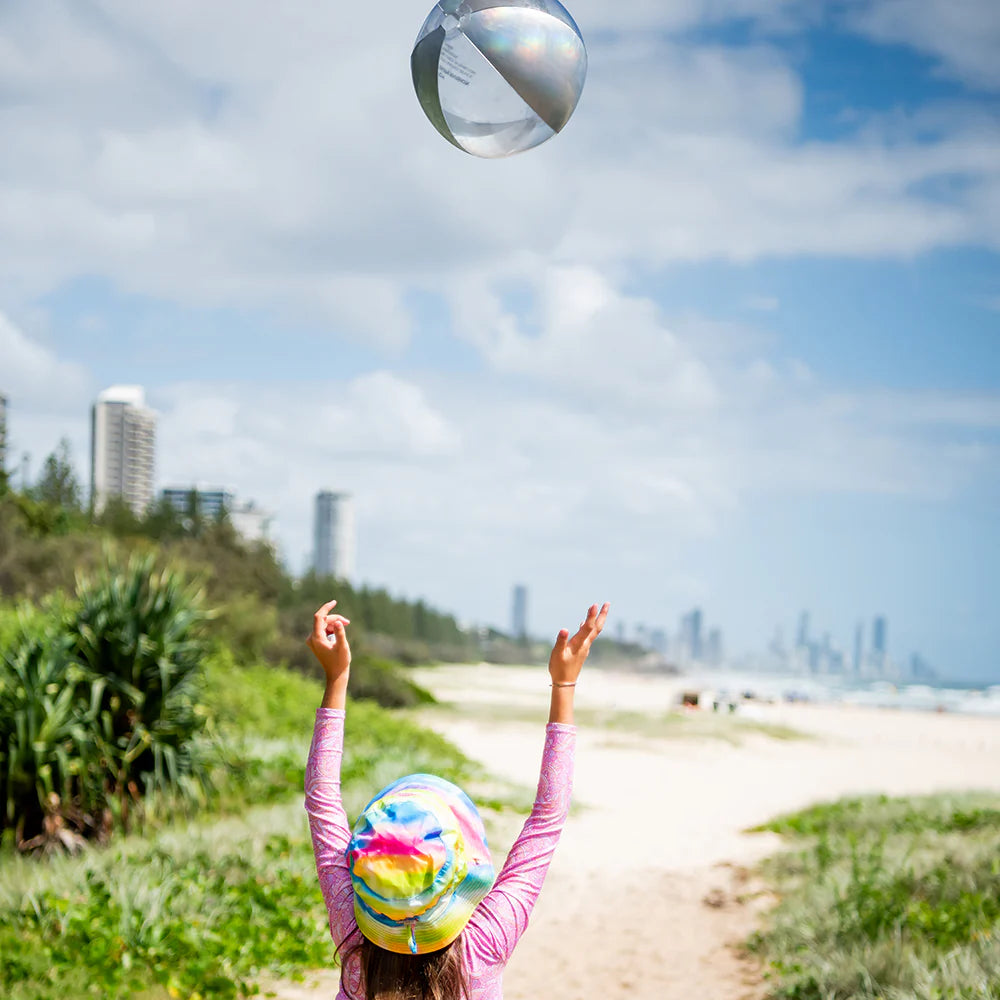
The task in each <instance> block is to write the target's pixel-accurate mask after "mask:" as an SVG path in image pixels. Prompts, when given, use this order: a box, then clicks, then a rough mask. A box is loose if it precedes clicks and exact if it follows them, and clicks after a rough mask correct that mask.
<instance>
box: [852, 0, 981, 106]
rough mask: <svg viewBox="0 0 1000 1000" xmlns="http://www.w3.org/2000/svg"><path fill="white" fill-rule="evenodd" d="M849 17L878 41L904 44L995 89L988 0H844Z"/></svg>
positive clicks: (944, 67) (950, 70) (952, 72)
mask: <svg viewBox="0 0 1000 1000" xmlns="http://www.w3.org/2000/svg"><path fill="white" fill-rule="evenodd" d="M848 4H849V6H848V10H849V11H850V17H849V23H850V25H851V26H852V27H853V28H854V29H855V30H857V31H859V32H861V33H862V34H865V35H867V36H868V37H870V38H873V39H875V40H876V41H879V42H895V43H897V44H902V45H909V46H913V47H914V48H916V49H918V50H919V51H921V52H925V53H927V54H928V55H930V56H933V57H934V58H936V59H938V60H940V65H941V69H942V72H944V73H945V74H946V75H948V76H951V77H957V78H958V79H960V80H964V81H965V82H967V83H969V84H971V85H972V86H973V87H980V88H983V89H986V90H997V89H1000V7H998V6H997V4H996V3H994V2H992V0H861V2H858V0H848Z"/></svg>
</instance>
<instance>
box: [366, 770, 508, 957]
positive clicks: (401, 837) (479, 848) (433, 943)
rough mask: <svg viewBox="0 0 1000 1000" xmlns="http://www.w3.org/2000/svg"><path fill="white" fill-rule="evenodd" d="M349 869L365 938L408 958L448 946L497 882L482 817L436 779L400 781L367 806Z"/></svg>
mask: <svg viewBox="0 0 1000 1000" xmlns="http://www.w3.org/2000/svg"><path fill="white" fill-rule="evenodd" d="M347 864H348V866H349V868H350V871H351V882H352V883H353V885H354V916H355V919H356V920H357V922H358V927H359V928H360V930H361V933H362V934H364V936H365V937H366V938H368V940H369V941H371V942H372V943H373V944H376V945H378V946H379V947H380V948H385V949H386V950H387V951H392V952H396V953H397V954H403V955H406V954H414V955H426V954H428V953H429V952H433V951H440V950H441V949H442V948H446V947H447V946H448V945H449V944H451V943H452V941H454V940H455V938H457V937H458V935H459V934H461V933H462V929H463V928H464V927H465V925H466V924H467V923H468V922H469V918H470V917H471V916H472V911H473V910H474V909H475V908H476V906H477V905H478V904H479V902H480V900H481V899H482V898H483V897H484V896H485V895H486V894H487V893H488V892H489V891H490V889H491V888H492V886H493V882H494V879H495V878H496V873H495V871H494V869H493V861H492V859H491V858H490V851H489V847H488V845H487V843H486V830H485V829H484V827H483V821H482V818H481V817H480V815H479V811H478V810H477V809H476V807H475V805H474V804H473V802H472V800H471V799H470V798H469V797H468V796H467V795H466V794H465V792H463V791H462V790H461V789H460V788H459V787H458V786H457V785H453V784H452V783H451V782H450V781H445V780H444V779H443V778H438V777H436V776H435V775H433V774H411V775H408V776H407V777H405V778H400V779H399V780H398V781H394V782H393V783H392V784H391V785H388V786H387V787H386V788H383V789H382V791H381V792H379V793H378V795H376V796H375V798H373V799H372V800H371V802H369V803H368V805H367V806H366V807H365V809H364V811H363V812H362V813H361V815H360V816H359V817H358V821H357V822H356V823H355V824H354V831H353V835H352V837H351V842H350V843H349V844H348V845H347Z"/></svg>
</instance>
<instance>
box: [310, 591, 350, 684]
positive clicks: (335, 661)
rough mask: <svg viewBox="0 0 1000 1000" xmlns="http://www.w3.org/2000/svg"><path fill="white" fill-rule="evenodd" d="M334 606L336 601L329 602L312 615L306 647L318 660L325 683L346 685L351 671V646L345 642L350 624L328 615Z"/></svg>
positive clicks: (343, 619) (345, 620)
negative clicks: (311, 627)
mask: <svg viewBox="0 0 1000 1000" xmlns="http://www.w3.org/2000/svg"><path fill="white" fill-rule="evenodd" d="M336 606H337V602H336V601H329V602H328V603H326V604H324V605H323V607H321V608H320V609H319V610H318V611H317V612H316V614H314V615H313V630H312V632H311V633H310V635H309V638H308V639H306V645H307V646H308V647H309V648H310V649H311V650H312V651H313V654H314V655H315V657H316V659H317V660H319V662H320V666H322V668H323V673H325V674H326V680H327V683H328V684H331V685H332V684H334V683H335V682H337V681H340V682H341V684H343V685H346V684H347V677H348V674H349V673H350V669H351V646H350V643H348V641H347V626H348V625H350V624H351V622H350V620H349V619H347V618H345V617H344V616H343V615H334V614H331V613H330V612H331V611H332V610H333V609H334V608H335V607H336Z"/></svg>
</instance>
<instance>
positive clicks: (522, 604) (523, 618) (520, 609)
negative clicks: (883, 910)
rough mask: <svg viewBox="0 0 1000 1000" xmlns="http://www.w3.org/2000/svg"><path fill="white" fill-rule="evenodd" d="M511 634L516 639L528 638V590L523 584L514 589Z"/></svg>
mask: <svg viewBox="0 0 1000 1000" xmlns="http://www.w3.org/2000/svg"><path fill="white" fill-rule="evenodd" d="M510 634H511V635H512V636H513V637H514V638H515V639H527V638H528V588H527V587H526V586H525V585H524V584H523V583H519V584H517V586H516V587H514V595H513V603H512V607H511V615H510Z"/></svg>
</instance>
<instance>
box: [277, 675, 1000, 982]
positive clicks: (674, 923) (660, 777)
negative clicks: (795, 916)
mask: <svg viewBox="0 0 1000 1000" xmlns="http://www.w3.org/2000/svg"><path fill="white" fill-rule="evenodd" d="M585 680H586V683H585V684H582V685H581V687H580V688H579V690H578V704H579V705H580V707H581V709H598V708H599V709H602V710H607V709H609V708H610V709H614V710H617V711H653V712H660V711H662V710H665V709H666V708H667V707H668V706H670V705H671V704H673V702H674V700H675V698H676V694H677V690H678V688H679V686H680V682H678V681H677V680H674V679H662V680H660V679H652V678H630V677H620V676H616V675H602V674H600V673H599V672H596V671H592V672H590V673H589V674H588V675H587V677H586V678H585ZM420 681H421V683H423V684H425V685H426V686H428V687H430V688H431V689H432V690H433V691H434V692H435V693H436V694H437V695H438V696H439V697H440V698H441V699H443V700H447V701H450V702H452V703H454V704H455V705H456V706H458V707H459V709H460V710H459V711H457V712H434V713H433V715H431V716H429V717H428V721H429V722H430V724H432V725H433V726H434V727H435V728H437V729H438V730H439V731H441V732H442V733H444V735H446V736H447V737H448V738H450V739H452V740H453V741H454V742H455V743H456V744H457V745H458V746H460V747H461V748H462V749H463V750H464V751H465V752H466V753H468V754H469V755H470V756H471V757H474V758H475V759H477V760H480V761H482V762H483V763H484V764H485V765H486V766H487V767H488V768H489V769H490V770H491V771H492V772H493V773H495V774H498V775H500V776H503V777H506V778H509V779H511V780H512V781H515V782H518V783H520V784H522V785H532V786H533V785H534V782H535V781H536V780H537V773H538V763H539V759H540V754H541V745H542V740H543V731H542V721H544V715H545V705H546V703H547V697H548V688H547V677H546V675H545V672H544V670H539V671H537V672H535V671H526V670H521V669H511V668H497V667H448V668H436V669H434V670H428V671H424V672H422V674H421V676H420ZM462 706H467V713H466V714H465V715H463V713H462V711H461V708H462ZM526 709H528V710H530V711H531V712H535V713H537V716H538V719H539V722H538V723H535V724H527V723H525V722H523V721H517V717H518V715H519V714H521V713H523V711H524V710H526ZM745 714H746V715H750V716H752V717H754V718H757V719H759V720H760V721H764V722H773V723H781V724H784V725H788V726H792V727H793V728H796V729H798V730H800V731H803V732H806V733H809V734H811V735H813V737H814V738H813V739H810V740H792V741H789V740H776V739H771V738H769V737H765V736H761V735H756V734H754V735H749V736H745V737H742V738H741V742H740V743H738V744H733V743H730V742H727V741H725V740H719V739H703V738H695V739H692V738H688V737H682V738H678V737H671V738H659V737H657V736H655V735H650V734H649V732H648V727H644V728H643V732H642V733H641V734H640V733H638V732H629V731H627V730H623V729H621V728H615V729H608V728H594V727H590V728H588V727H586V726H581V727H580V732H579V736H578V747H577V760H576V780H575V795H574V798H575V801H576V802H577V803H579V804H580V805H582V806H584V807H585V808H582V809H580V810H578V811H577V812H575V813H574V814H573V815H572V816H571V817H570V820H569V823H568V824H567V827H566V830H565V832H564V835H563V839H562V842H561V843H560V846H559V850H558V851H557V853H556V856H555V859H554V861H553V864H552V868H551V870H550V872H549V877H548V879H547V881H546V885H545V889H544V891H543V893H542V896H541V899H540V900H539V903H538V906H537V908H536V910H535V913H534V914H533V916H532V922H531V926H530V928H529V930H528V932H527V933H526V935H525V937H524V938H523V940H522V942H521V944H520V945H519V947H518V950H517V952H516V953H515V955H514V958H513V959H512V961H511V963H510V965H509V966H508V969H507V973H506V975H505V996H506V997H507V1000H528V998H532V1000H534V998H538V997H558V998H560V1000H577V998H579V1000H584V998H586V1000H597V998H600V1000H619V998H621V1000H625V998H626V997H627V998H629V1000H646V998H648V1000H690V998H691V997H693V996H695V997H698V998H700V1000H712V998H719V1000H743V998H753V997H759V996H761V995H762V994H763V992H764V988H763V985H762V984H761V981H760V976H759V972H758V970H756V969H755V968H754V966H753V963H752V962H750V961H749V960H747V959H746V958H743V957H741V955H740V954H739V952H738V949H737V948H735V947H732V945H734V944H738V943H739V942H741V941H743V940H745V938H746V937H747V935H748V934H749V933H750V931H751V930H752V929H753V927H754V925H755V922H756V918H757V913H758V911H759V910H760V909H761V908H762V907H763V906H765V905H766V899H765V898H762V897H761V896H759V895H757V894H756V893H755V887H754V886H753V884H752V883H751V884H746V883H745V882H744V880H743V878H744V876H743V872H744V868H745V866H749V865H752V864H753V863H754V862H755V861H756V860H757V859H759V858H760V857H761V856H763V855H764V854H767V853H770V852H772V851H773V850H774V849H775V848H776V846H777V840H776V839H775V838H772V837H770V836H761V835H746V834H743V833H742V832H741V831H742V830H744V829H746V828H747V827H748V826H752V825H754V824H757V823H762V822H764V821H766V820H768V819H770V818H771V817H773V816H775V815H776V814H778V813H781V812H785V811H788V810H792V809H797V808H801V807H803V806H805V805H808V804H810V803H812V802H815V801H820V800H824V799H832V798H836V797H838V796H841V795H845V794H850V793H861V792H886V793H890V794H904V793H918V792H931V791H938V790H943V789H948V788H969V787H980V788H987V787H991V788H995V789H1000V720H990V719H976V718H963V717H958V716H945V715H932V714H920V713H909V712H889V711H881V710H876V709H859V708H839V707H838V708H822V707H814V706H801V705H796V706H785V705H776V706H753V708H752V709H748V710H747V711H746V713H745ZM519 823H520V820H517V821H510V822H505V823H504V825H503V827H502V829H501V830H500V831H499V833H498V835H497V836H495V837H494V843H493V848H494V854H495V856H496V857H497V859H498V860H499V859H500V858H502V856H503V852H504V851H505V850H506V848H507V846H508V845H509V843H510V840H511V838H512V837H513V836H514V835H515V834H516V832H517V829H518V827H519ZM326 985H328V984H326ZM279 995H280V996H282V997H284V998H286V1000H293V998H297V997H299V996H302V997H305V996H307V995H308V996H316V995H318V994H317V993H315V992H313V993H308V992H306V991H303V992H301V993H300V992H285V991H281V992H280V993H279Z"/></svg>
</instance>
